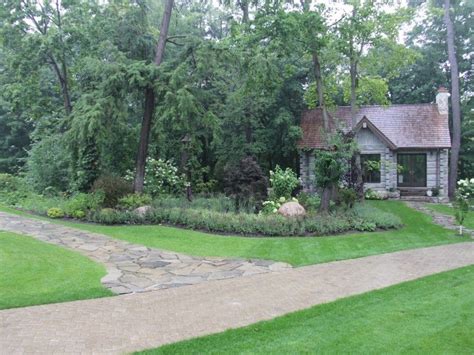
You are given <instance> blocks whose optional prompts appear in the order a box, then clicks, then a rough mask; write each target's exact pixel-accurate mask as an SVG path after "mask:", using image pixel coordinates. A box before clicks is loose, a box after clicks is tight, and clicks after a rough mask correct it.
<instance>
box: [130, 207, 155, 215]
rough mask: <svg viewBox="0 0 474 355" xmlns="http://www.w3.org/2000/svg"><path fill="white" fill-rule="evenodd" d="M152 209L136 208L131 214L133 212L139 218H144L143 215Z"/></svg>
mask: <svg viewBox="0 0 474 355" xmlns="http://www.w3.org/2000/svg"><path fill="white" fill-rule="evenodd" d="M151 209H152V207H151V206H141V207H138V208H135V209H134V210H133V212H135V213H136V214H137V215H139V216H140V217H145V215H146V214H147V213H148V212H149V211H151Z"/></svg>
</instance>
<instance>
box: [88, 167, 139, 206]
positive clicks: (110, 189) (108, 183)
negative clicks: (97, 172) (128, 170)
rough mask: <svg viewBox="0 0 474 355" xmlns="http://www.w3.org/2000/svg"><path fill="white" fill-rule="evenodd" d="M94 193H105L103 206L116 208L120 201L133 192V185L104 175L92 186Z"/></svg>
mask: <svg viewBox="0 0 474 355" xmlns="http://www.w3.org/2000/svg"><path fill="white" fill-rule="evenodd" d="M92 191H93V192H98V191H102V192H103V193H104V200H103V205H104V206H105V207H115V206H116V205H117V203H118V200H119V199H120V198H122V197H124V196H125V195H127V194H131V193H132V192H133V189H132V185H131V184H130V183H129V182H128V181H126V180H124V179H122V178H120V177H118V176H113V175H103V176H101V177H99V178H98V179H97V180H96V181H95V182H94V185H93V186H92Z"/></svg>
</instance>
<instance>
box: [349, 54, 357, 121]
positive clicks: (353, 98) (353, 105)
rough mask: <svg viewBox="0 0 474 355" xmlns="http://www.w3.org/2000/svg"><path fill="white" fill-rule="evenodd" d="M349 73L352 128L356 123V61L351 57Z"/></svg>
mask: <svg viewBox="0 0 474 355" xmlns="http://www.w3.org/2000/svg"><path fill="white" fill-rule="evenodd" d="M350 73H351V119H352V120H351V123H352V128H354V127H355V126H356V124H357V120H356V110H357V107H356V99H357V96H356V90H357V62H356V61H355V59H354V58H351V68H350Z"/></svg>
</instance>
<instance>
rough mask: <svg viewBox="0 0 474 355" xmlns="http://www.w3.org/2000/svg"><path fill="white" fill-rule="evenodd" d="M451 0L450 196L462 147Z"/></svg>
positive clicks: (446, 13)
mask: <svg viewBox="0 0 474 355" xmlns="http://www.w3.org/2000/svg"><path fill="white" fill-rule="evenodd" d="M450 9H451V4H450V0H444V22H445V24H446V43H447V45H448V59H449V65H450V71H451V107H452V110H453V126H452V127H453V131H452V144H451V162H450V164H451V165H450V167H449V186H448V191H449V197H451V198H452V197H453V196H454V190H455V189H456V181H457V177H458V162H459V150H460V148H461V104H460V97H459V69H458V61H457V58H456V48H455V46H454V37H455V34H454V26H453V22H452V20H451V16H450Z"/></svg>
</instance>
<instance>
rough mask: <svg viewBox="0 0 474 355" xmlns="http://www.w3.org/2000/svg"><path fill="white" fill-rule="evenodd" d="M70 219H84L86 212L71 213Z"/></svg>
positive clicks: (76, 211)
mask: <svg viewBox="0 0 474 355" xmlns="http://www.w3.org/2000/svg"><path fill="white" fill-rule="evenodd" d="M71 217H72V218H77V219H83V218H86V212H84V211H83V210H75V211H73V212H72V213H71Z"/></svg>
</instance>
